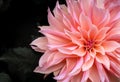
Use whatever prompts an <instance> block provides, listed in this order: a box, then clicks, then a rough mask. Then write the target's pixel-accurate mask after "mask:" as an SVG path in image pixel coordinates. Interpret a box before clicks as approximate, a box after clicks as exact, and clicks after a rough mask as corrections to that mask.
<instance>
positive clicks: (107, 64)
mask: <svg viewBox="0 0 120 82" xmlns="http://www.w3.org/2000/svg"><path fill="white" fill-rule="evenodd" d="M96 60H97V62H99V63H101V64H103V65H104V66H105V67H106V68H107V69H110V60H109V58H108V57H107V56H106V55H101V54H97V55H96Z"/></svg>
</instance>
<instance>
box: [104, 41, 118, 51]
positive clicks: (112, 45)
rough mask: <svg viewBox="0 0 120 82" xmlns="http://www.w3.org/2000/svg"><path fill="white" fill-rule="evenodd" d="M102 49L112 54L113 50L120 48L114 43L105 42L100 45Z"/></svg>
mask: <svg viewBox="0 0 120 82" xmlns="http://www.w3.org/2000/svg"><path fill="white" fill-rule="evenodd" d="M102 46H103V48H104V49H105V52H112V51H114V50H115V49H117V48H119V47H120V44H119V43H118V42H116V41H105V42H103V43H102Z"/></svg>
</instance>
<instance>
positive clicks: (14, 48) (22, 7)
mask: <svg viewBox="0 0 120 82" xmlns="http://www.w3.org/2000/svg"><path fill="white" fill-rule="evenodd" d="M59 2H60V4H63V3H65V0H59ZM55 4H56V0H0V82H55V80H53V79H52V77H53V75H52V74H50V75H48V76H47V77H46V79H43V77H44V75H43V74H39V73H34V72H33V70H34V69H35V67H36V66H37V65H38V61H39V58H40V56H41V55H42V54H43V53H38V52H35V51H34V50H32V49H31V47H30V45H29V44H30V43H31V42H32V41H33V40H34V39H35V38H37V37H39V36H42V35H41V34H40V33H38V30H39V29H38V28H37V26H38V25H48V21H47V9H48V7H50V9H51V10H53V9H54V7H55Z"/></svg>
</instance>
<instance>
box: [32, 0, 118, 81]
mask: <svg viewBox="0 0 120 82" xmlns="http://www.w3.org/2000/svg"><path fill="white" fill-rule="evenodd" d="M66 2H67V6H66V5H59V3H58V2H57V4H56V7H55V9H54V10H53V14H52V13H51V11H50V10H49V9H48V22H49V24H50V25H49V26H41V27H40V32H41V33H42V34H44V35H45V36H44V37H39V38H38V39H36V40H34V41H33V42H32V43H31V46H32V48H33V49H35V50H36V51H38V52H44V54H43V56H42V57H41V58H40V61H39V66H38V67H37V68H36V69H35V72H38V73H43V74H50V73H53V74H54V76H55V77H54V79H56V80H57V81H58V82H117V81H118V79H119V78H120V38H119V37H120V0H66Z"/></svg>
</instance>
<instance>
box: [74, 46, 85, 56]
mask: <svg viewBox="0 0 120 82" xmlns="http://www.w3.org/2000/svg"><path fill="white" fill-rule="evenodd" d="M72 54H76V55H78V56H80V57H81V56H84V55H85V54H86V51H85V49H84V48H83V47H80V48H78V49H75V50H74V51H72Z"/></svg>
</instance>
